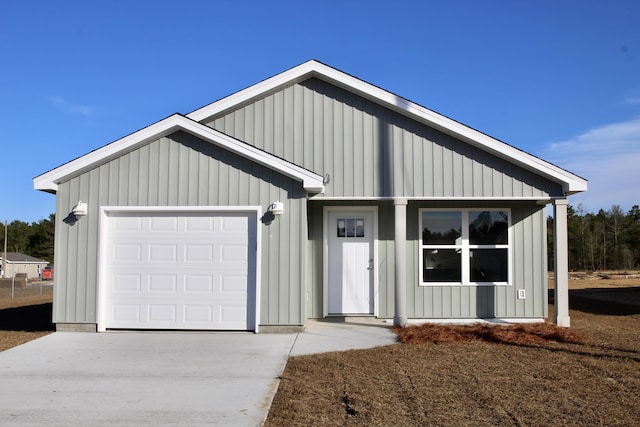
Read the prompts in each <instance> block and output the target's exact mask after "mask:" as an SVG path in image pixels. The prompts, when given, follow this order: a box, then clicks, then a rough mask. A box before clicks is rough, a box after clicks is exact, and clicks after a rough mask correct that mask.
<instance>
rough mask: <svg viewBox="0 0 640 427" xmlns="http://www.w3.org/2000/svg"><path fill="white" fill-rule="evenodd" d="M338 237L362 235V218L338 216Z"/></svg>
mask: <svg viewBox="0 0 640 427" xmlns="http://www.w3.org/2000/svg"><path fill="white" fill-rule="evenodd" d="M337 225H338V231H337V236H338V237H364V218H338V224H337Z"/></svg>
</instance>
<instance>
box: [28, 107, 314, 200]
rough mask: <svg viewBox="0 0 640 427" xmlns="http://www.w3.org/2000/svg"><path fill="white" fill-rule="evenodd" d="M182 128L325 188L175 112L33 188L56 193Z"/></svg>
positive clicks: (40, 178) (279, 161) (38, 180)
mask: <svg viewBox="0 0 640 427" xmlns="http://www.w3.org/2000/svg"><path fill="white" fill-rule="evenodd" d="M178 130H183V131H185V132H188V133H190V134H192V135H194V136H196V137H199V138H202V139H204V140H206V141H208V142H210V143H212V144H215V145H217V146H219V147H222V148H224V149H226V150H229V151H231V152H233V153H235V154H238V155H239V156H242V157H245V158H247V159H250V160H253V161H255V162H256V163H260V164H261V165H263V166H266V167H268V168H271V169H273V170H275V171H278V172H280V173H282V174H284V175H286V176H288V177H290V178H292V179H295V180H297V181H300V182H302V185H303V187H304V189H305V190H306V191H308V192H311V193H318V192H323V191H324V184H323V177H322V176H320V175H317V174H315V173H313V172H311V171H308V170H306V169H304V168H301V167H300V166H297V165H295V164H293V163H290V162H287V161H286V160H283V159H281V158H279V157H276V156H274V155H272V154H269V153H267V152H265V151H262V150H259V149H257V148H255V147H253V146H251V145H249V144H245V143H244V142H242V141H239V140H237V139H235V138H232V137H230V136H228V135H225V134H223V133H221V132H218V131H216V130H214V129H211V128H210V127H208V126H205V125H202V124H200V123H197V122H194V121H193V120H190V119H188V118H186V117H184V116H182V115H180V114H174V115H172V116H169V117H167V118H166V119H164V120H161V121H159V122H157V123H154V124H153V125H151V126H149V127H146V128H144V129H141V130H139V131H137V132H135V133H132V134H131V135H129V136H126V137H124V138H122V139H119V140H117V141H114V142H112V143H111V144H108V145H105V146H104V147H102V148H99V149H97V150H95V151H92V152H90V153H88V154H85V155H84V156H82V157H79V158H77V159H75V160H72V161H71V162H69V163H67V164H64V165H62V166H59V167H57V168H55V169H53V170H51V171H49V172H46V173H44V174H42V175H40V176H37V177H35V178H34V179H33V186H34V188H35V189H36V190H42V191H50V192H56V191H57V190H58V184H59V183H60V182H62V181H64V180H65V179H68V178H70V177H72V176H77V175H79V174H81V173H83V172H85V171H87V170H89V169H91V168H93V167H95V166H96V165H98V164H101V163H104V162H106V161H108V160H110V159H112V158H115V157H116V156H120V155H122V154H123V153H125V152H128V151H131V150H133V149H135V148H137V147H139V146H141V145H144V144H145V143H147V142H150V141H152V140H154V139H158V138H161V137H163V136H167V135H169V134H172V133H174V132H176V131H178Z"/></svg>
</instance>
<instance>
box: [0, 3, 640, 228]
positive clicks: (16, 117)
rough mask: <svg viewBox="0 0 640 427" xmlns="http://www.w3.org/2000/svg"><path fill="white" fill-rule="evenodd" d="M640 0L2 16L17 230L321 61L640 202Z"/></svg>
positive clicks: (1, 144) (100, 9)
mask: <svg viewBox="0 0 640 427" xmlns="http://www.w3.org/2000/svg"><path fill="white" fill-rule="evenodd" d="M639 16H640V2H638V1H635V0H628V1H616V0H609V1H606V2H605V1H589V0H581V1H573V0H571V1H557V0H554V1H546V0H542V1H536V2H529V1H506V0H505V1H491V0H488V1H393V2H391V1H388V2H382V1H380V2H376V1H346V0H342V1H332V0H323V1H322V2H307V1H242V0H229V1H204V0H202V1H195V0H181V1H163V0H156V1H117V0H113V1H100V0H96V1H33V0H22V1H19V2H18V1H14V2H3V5H2V6H1V8H0V100H1V102H0V118H1V119H0V130H1V135H2V140H1V141H0V159H2V163H1V165H2V166H1V167H0V182H1V183H2V186H1V187H0V188H1V190H0V200H2V203H1V204H0V220H2V221H4V220H8V221H12V220H14V219H18V220H21V221H27V222H32V221H38V220H40V219H42V218H47V217H48V216H49V214H50V213H52V212H54V210H55V197H54V196H53V195H50V194H47V193H42V192H37V191H35V190H33V181H32V179H33V177H35V176H37V175H40V174H42V173H44V172H46V171H48V170H50V169H53V168H55V167H57V166H59V165H61V164H63V163H66V162H68V161H69V160H72V159H74V158H76V157H79V156H81V155H83V154H86V153H87V152H89V151H91V150H94V149H96V148H98V147H101V146H103V145H105V144H107V143H109V142H112V141H115V140H117V139H119V138H121V137H123V136H126V135H127V134H129V133H132V132H134V131H136V130H138V129H140V128H143V127H145V126H147V125H149V124H151V123H154V122H156V121H158V120H161V119H163V118H165V117H167V116H169V115H171V114H173V113H175V112H179V113H188V112H191V111H193V110H195V109H197V108H199V107H202V106H204V105H206V104H209V103H210V102H213V101H215V100H217V99H219V98H221V97H224V96H226V95H229V94H231V93H234V92H236V91H238V90H240V89H243V88H245V87H247V86H250V85H252V84H254V83H257V82H259V81H261V80H264V79H265V78H268V77H271V76H273V75H275V74H277V73H279V72H281V71H284V70H286V69H288V68H291V67H293V66H295V65H298V64H300V63H302V62H305V61H307V60H309V59H318V60H320V61H322V62H324V63H326V64H328V65H331V66H333V67H335V68H338V69H340V70H342V71H344V72H347V73H349V74H352V75H354V76H356V77H359V78H361V79H363V80H365V81H367V82H369V83H372V84H374V85H377V86H380V87H382V88H384V89H387V90H389V91H391V92H394V93H396V94H398V95H400V96H403V97H405V98H408V99H410V100H411V101H414V102H416V103H418V104H421V105H423V106H425V107H427V108H430V109H432V110H435V111H437V112H439V113H441V114H444V115H446V116H448V117H451V118H453V119H455V120H457V121H459V122H462V123H464V124H466V125H468V126H471V127H473V128H475V129H478V130H480V131H482V132H484V133H487V134H489V135H491V136H493V137H495V138H497V139H500V140H502V141H504V142H507V143H509V144H511V145H514V146H516V147H518V148H520V149H523V150H525V151H527V152H529V153H531V154H534V155H536V156H539V157H542V158H543V159H545V160H548V161H550V162H552V163H554V164H557V165H558V166H561V167H563V168H565V169H568V170H570V171H571V172H574V173H576V174H578V175H580V176H583V177H585V178H587V179H589V191H588V192H587V193H584V194H581V195H578V196H573V197H571V198H570V199H569V200H570V203H571V204H572V205H574V206H577V205H578V204H579V203H582V204H583V206H584V208H585V209H586V210H587V211H590V212H597V211H598V210H599V209H600V208H603V209H605V210H608V209H609V208H611V206H612V205H614V204H616V205H620V206H621V207H622V209H623V210H625V211H626V210H628V209H630V208H631V206H633V205H635V204H640V197H639V196H640V191H639V190H638V186H639V183H640V25H638V17H639Z"/></svg>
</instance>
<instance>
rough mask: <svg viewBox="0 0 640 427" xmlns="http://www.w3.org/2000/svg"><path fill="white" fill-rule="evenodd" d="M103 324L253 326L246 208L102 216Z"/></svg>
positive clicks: (252, 243) (250, 218)
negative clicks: (104, 245) (230, 211)
mask: <svg viewBox="0 0 640 427" xmlns="http://www.w3.org/2000/svg"><path fill="white" fill-rule="evenodd" d="M105 232H106V235H107V240H106V247H105V255H104V258H103V259H104V265H102V267H101V268H104V269H105V271H104V272H103V274H102V277H103V281H104V287H105V289H104V292H101V294H102V295H103V296H104V301H103V305H102V307H103V309H104V317H103V318H104V328H105V329H107V328H123V329H212V330H219V329H225V330H253V329H254V325H255V295H256V294H255V283H256V280H255V272H256V268H255V266H256V259H255V258H256V251H255V248H256V218H255V214H253V213H246V212H242V213H229V212H221V213H212V212H206V213H205V212H202V213H194V212H185V213H179V212H166V213H158V212H144V213H140V212H135V213H133V212H111V213H109V214H107V227H106V230H105Z"/></svg>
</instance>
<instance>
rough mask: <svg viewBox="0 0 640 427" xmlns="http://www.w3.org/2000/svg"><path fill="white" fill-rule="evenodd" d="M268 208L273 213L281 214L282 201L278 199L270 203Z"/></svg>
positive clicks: (282, 208) (282, 209) (282, 210)
mask: <svg viewBox="0 0 640 427" xmlns="http://www.w3.org/2000/svg"><path fill="white" fill-rule="evenodd" d="M268 210H269V212H271V213H272V214H274V215H282V214H283V213H284V203H282V202H281V201H280V200H278V201H276V202H274V203H271V204H270V205H269V209H268Z"/></svg>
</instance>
